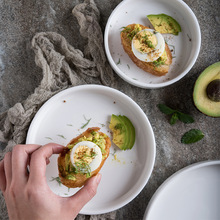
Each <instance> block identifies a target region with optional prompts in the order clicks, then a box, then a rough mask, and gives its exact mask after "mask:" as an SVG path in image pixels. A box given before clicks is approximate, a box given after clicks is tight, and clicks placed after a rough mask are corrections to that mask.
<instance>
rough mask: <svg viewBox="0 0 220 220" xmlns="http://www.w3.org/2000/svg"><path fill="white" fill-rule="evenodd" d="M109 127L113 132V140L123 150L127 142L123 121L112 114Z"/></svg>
mask: <svg viewBox="0 0 220 220" xmlns="http://www.w3.org/2000/svg"><path fill="white" fill-rule="evenodd" d="M109 128H110V129H111V130H112V132H113V142H114V143H115V144H116V145H117V146H118V147H119V148H120V149H121V150H124V148H126V144H127V142H128V141H127V133H128V132H127V128H126V126H125V124H124V122H123V121H122V120H121V119H120V117H118V116H117V115H114V114H113V115H112V117H111V122H110V125H109Z"/></svg>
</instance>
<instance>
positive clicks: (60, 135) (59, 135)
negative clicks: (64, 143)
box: [57, 134, 66, 139]
mask: <svg viewBox="0 0 220 220" xmlns="http://www.w3.org/2000/svg"><path fill="white" fill-rule="evenodd" d="M57 136H58V137H61V138H63V139H66V138H65V137H64V136H63V135H62V134H58V135H57Z"/></svg>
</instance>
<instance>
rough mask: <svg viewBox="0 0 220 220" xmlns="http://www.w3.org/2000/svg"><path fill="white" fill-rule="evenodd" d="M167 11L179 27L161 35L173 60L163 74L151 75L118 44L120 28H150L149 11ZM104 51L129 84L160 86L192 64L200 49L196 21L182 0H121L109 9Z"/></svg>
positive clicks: (166, 83)
mask: <svg viewBox="0 0 220 220" xmlns="http://www.w3.org/2000/svg"><path fill="white" fill-rule="evenodd" d="M161 13H164V14H167V15H170V16H172V17H173V18H175V19H176V20H177V21H178V23H179V24H180V26H181V28H182V32H180V33H179V35H178V36H174V35H171V34H163V36H164V38H165V40H166V42H167V44H168V46H169V48H170V50H171V52H172V55H173V63H172V65H171V67H170V70H169V72H168V73H167V74H166V75H165V76H161V77H158V76H154V75H152V74H150V73H146V72H144V71H143V70H142V69H140V68H139V67H137V66H136V65H135V64H134V63H133V62H132V60H131V59H130V58H129V57H128V55H127V54H126V53H125V52H124V49H123V47H122V45H121V39H120V32H121V30H122V29H121V28H122V27H125V26H127V25H128V24H133V23H139V24H142V25H144V26H148V27H151V28H152V25H151V24H150V21H149V20H148V19H147V15H149V14H161ZM104 43H105V51H106V55H107V57H108V60H109V63H110V64H111V66H112V68H113V69H114V70H115V72H116V73H117V74H118V75H119V76H120V77H121V78H122V79H124V80H125V81H127V82H128V83H130V84H132V85H135V86H138V87H141V88H152V89H153V88H161V87H164V86H168V85H171V84H173V83H174V82H176V81H178V80H180V79H181V78H182V77H183V76H185V75H186V74H187V73H188V72H189V70H190V69H191V68H192V66H193V65H194V63H195V61H196V59H197V57H198V54H199V50H200V45H201V33H200V27H199V23H198V21H197V19H196V17H195V15H194V13H193V12H192V10H191V9H190V8H189V7H188V5H187V4H186V3H185V2H184V1H182V0H169V1H167V0H124V1H122V2H121V3H120V4H119V5H118V6H117V7H116V8H115V9H114V11H113V12H112V14H111V16H110V17H109V19H108V22H107V24H106V28H105V36H104Z"/></svg>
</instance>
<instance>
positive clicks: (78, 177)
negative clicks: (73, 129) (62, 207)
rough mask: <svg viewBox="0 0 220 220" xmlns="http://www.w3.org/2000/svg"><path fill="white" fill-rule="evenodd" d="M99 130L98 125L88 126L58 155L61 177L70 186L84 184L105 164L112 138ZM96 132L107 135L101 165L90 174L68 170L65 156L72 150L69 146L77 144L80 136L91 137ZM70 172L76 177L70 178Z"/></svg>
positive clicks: (64, 183)
mask: <svg viewBox="0 0 220 220" xmlns="http://www.w3.org/2000/svg"><path fill="white" fill-rule="evenodd" d="M99 130H100V128H98V127H92V128H88V129H87V130H86V131H85V132H83V133H82V134H80V135H79V136H77V137H75V138H73V139H72V140H71V141H70V142H69V144H67V146H66V147H65V148H64V150H63V152H62V153H60V155H59V157H58V161H57V162H58V170H59V177H60V180H61V182H62V184H63V185H65V186H67V187H68V188H76V187H81V186H83V185H84V184H85V183H86V181H87V180H88V179H89V178H91V177H92V176H95V175H96V174H98V172H99V171H100V169H101V168H102V166H103V165H104V162H105V160H106V159H107V158H108V156H109V151H110V147H111V141H110V138H109V137H108V136H107V135H106V134H104V133H102V132H100V131H99ZM95 133H98V134H99V136H102V137H105V138H104V139H105V149H102V162H101V164H100V165H99V167H98V168H97V169H96V170H94V171H92V172H91V173H90V175H89V176H88V175H86V174H82V173H74V172H72V173H70V172H69V171H67V170H66V160H65V156H66V154H68V153H70V151H71V148H69V147H68V146H69V145H74V144H76V143H77V142H79V139H80V138H89V137H91V135H94V134H95ZM97 145H98V144H97ZM70 174H71V175H72V176H74V178H72V179H70V178H68V176H69V175H70Z"/></svg>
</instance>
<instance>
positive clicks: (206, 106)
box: [193, 62, 220, 117]
mask: <svg viewBox="0 0 220 220" xmlns="http://www.w3.org/2000/svg"><path fill="white" fill-rule="evenodd" d="M219 80H220V62H217V63H214V64H212V65H210V66H209V67H207V68H206V69H205V70H204V71H203V72H202V73H201V74H200V75H199V77H198V79H197V80H196V82H195V85H194V90H193V101H194V103H195V106H196V107H197V108H198V110H199V111H201V112H202V113H204V114H206V115H208V116H212V117H220V101H217V100H218V98H216V94H217V95H219V94H220V84H218V83H217V86H216V83H213V82H218V81H219ZM214 84H215V88H213V90H212V91H213V92H214V93H213V94H211V96H213V97H214V99H212V98H210V94H207V87H210V86H212V85H214ZM213 100H215V101H213Z"/></svg>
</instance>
